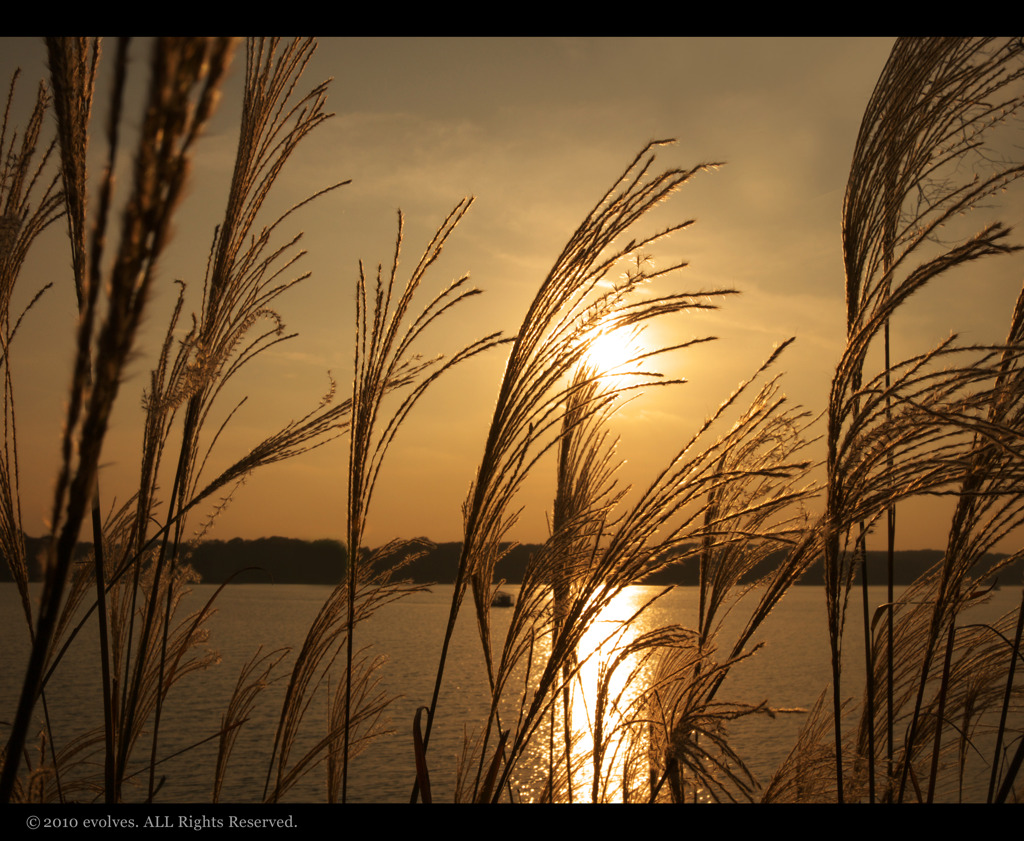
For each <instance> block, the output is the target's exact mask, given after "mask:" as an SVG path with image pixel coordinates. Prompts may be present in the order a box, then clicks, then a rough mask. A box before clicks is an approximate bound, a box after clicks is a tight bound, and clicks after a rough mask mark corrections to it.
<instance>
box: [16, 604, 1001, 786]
mask: <svg viewBox="0 0 1024 841" xmlns="http://www.w3.org/2000/svg"><path fill="white" fill-rule="evenodd" d="M505 589H507V590H508V591H510V592H511V593H512V594H513V595H518V588H517V587H514V586H512V587H506V588H505ZM659 589H660V588H654V587H634V588H629V590H628V591H627V593H626V594H624V595H623V597H622V599H623V600H624V603H623V604H624V608H625V609H628V606H629V605H630V604H636V603H639V602H640V601H641V600H643V599H645V598H649V597H650V596H652V595H653V594H654V593H656V592H658V591H659ZM214 590H215V588H214V587H213V586H211V585H198V586H195V587H194V591H193V593H192V595H191V597H190V604H192V605H194V606H198V605H200V604H201V603H202V602H204V601H205V600H207V599H208V598H209V597H210V596H211V595H212V594H213V592H214ZM329 592H330V588H328V587H323V586H311V585H288V584H284V585H282V584H240V585H233V586H230V587H228V588H226V589H225V590H224V591H223V592H222V593H221V595H220V596H219V597H218V599H217V605H218V612H217V614H216V616H215V617H214V618H213V620H212V621H211V622H210V624H209V627H210V630H211V636H210V640H209V645H210V646H211V647H212V648H214V649H216V650H217V651H218V652H219V653H220V656H221V662H220V663H219V664H218V665H216V666H213V667H211V668H209V669H207V670H206V671H204V672H201V673H197V674H193V675H190V676H188V677H187V678H186V679H185V680H184V682H182V683H180V684H179V685H178V686H177V688H176V690H175V691H174V692H173V693H172V696H171V701H170V702H169V706H168V707H167V709H166V710H165V718H164V722H165V723H164V725H163V728H162V733H163V734H165V735H164V736H163V738H162V743H161V747H162V748H163V749H166V750H167V751H168V752H173V751H175V750H178V749H181V748H184V747H185V746H187V745H188V744H190V743H191V742H193V741H196V740H198V739H200V738H202V737H203V736H206V735H210V734H212V733H214V732H215V731H216V730H217V728H218V727H219V724H220V716H221V714H222V711H223V710H224V708H225V706H226V704H227V701H228V698H229V697H230V694H231V691H232V689H233V687H234V683H235V681H236V680H237V677H238V672H239V669H240V668H241V666H242V665H243V664H244V663H245V662H246V661H247V660H248V659H249V658H250V657H251V656H252V655H253V653H254V652H255V651H256V648H257V646H258V645H260V644H262V645H263V646H264V647H265V649H267V650H269V649H273V648H277V647H280V646H292V647H297V646H299V645H300V644H301V642H302V639H303V637H304V635H305V632H306V630H307V628H308V626H309V622H310V620H311V619H312V618H313V617H314V616H315V615H316V613H317V611H318V610H319V608H320V607H321V605H322V604H323V602H324V600H325V598H326V597H327V595H328V594H329ZM451 596H452V587H451V586H450V585H447V586H446V585H441V586H434V587H431V588H430V590H429V591H428V592H420V593H414V594H412V595H410V596H409V597H407V598H405V599H404V600H402V601H400V602H398V603H395V604H392V605H388V606H386V607H385V608H384V609H382V610H381V612H379V613H378V614H377V615H376V616H374V617H373V618H372V619H371V620H370V622H369V623H367V624H366V625H365V626H364V627H362V628H361V629H360V630H359V631H357V637H356V642H357V644H358V645H367V644H370V645H372V646H373V648H372V650H373V651H374V652H375V653H380V654H385V655H387V657H388V662H387V664H386V665H385V667H384V668H383V670H382V671H381V673H380V674H381V678H382V683H381V688H383V689H384V690H385V691H386V692H387V693H388V694H390V695H394V696H397V697H396V699H395V701H394V702H393V703H392V704H391V706H390V707H389V708H388V712H387V713H386V720H387V723H388V725H389V726H390V727H391V728H393V730H394V731H395V732H394V733H393V734H391V735H386V736H383V737H381V738H380V739H378V740H377V741H376V742H375V743H374V744H373V745H372V747H371V748H370V749H369V750H368V751H367V752H366V753H365V754H363V755H362V756H360V757H358V758H357V759H356V761H355V763H354V764H353V766H352V767H351V768H350V772H349V800H351V801H355V802H377V803H380V802H396V803H402V802H408V800H409V795H410V792H411V788H412V784H413V781H414V779H415V763H414V757H413V751H412V722H413V718H414V715H415V711H416V709H417V707H420V706H423V705H427V704H429V701H430V694H431V690H432V688H433V681H434V675H435V670H436V664H437V660H438V656H439V653H440V649H441V643H442V640H443V636H444V627H445V623H446V620H447V614H448V609H449V605H450V602H451ZM883 597H884V593H883V592H881V591H878V592H877V593H873V594H872V599H873V601H874V603H876V604H877V603H880V602H881V601H882V600H883ZM1018 597H1019V595H1018V594H1017V593H1016V592H1015V591H1003V592H999V593H996V594H995V598H994V600H993V602H992V603H991V604H989V605H987V606H985V607H984V608H982V609H981V610H982V611H983V612H982V613H979V614H978V616H977V620H978V621H985V620H986V619H988V618H993V617H994V616H997V615H999V614H1001V613H1003V612H1005V611H1006V610H1009V609H1011V608H1013V607H1015V606H1016V602H1017V599H1018ZM466 608H470V603H469V602H468V601H467V603H466ZM696 611H697V591H696V589H695V588H687V587H680V588H676V589H675V590H673V591H672V592H670V593H669V594H668V595H666V596H664V597H663V598H661V599H660V600H659V601H658V602H657V603H656V605H655V607H654V608H653V609H652V613H651V615H650V621H651V622H652V623H654V622H657V623H667V622H674V623H680V624H683V625H687V626H692V625H694V624H695V620H696ZM463 613H464V615H463V617H462V620H461V621H460V624H459V626H458V627H457V629H456V634H455V638H454V640H453V645H452V649H451V653H450V657H449V664H448V668H447V670H446V673H445V680H444V684H443V690H442V694H441V699H440V702H439V705H438V713H437V715H438V718H437V722H436V723H435V727H434V731H433V734H432V736H431V744H430V751H429V755H428V762H429V764H430V772H431V785H432V789H433V794H434V799H435V800H437V801H445V800H451V798H452V796H453V792H454V784H455V767H456V765H457V761H458V757H459V755H460V753H461V750H462V745H463V742H464V738H465V734H466V732H467V729H471V728H473V727H474V726H475V725H476V724H478V723H479V722H480V721H481V720H482V719H483V718H484V717H485V715H486V710H487V705H488V699H487V695H486V691H485V690H486V685H487V681H486V673H485V670H484V665H483V659H482V656H481V652H480V640H479V635H478V632H477V629H476V626H475V623H474V621H473V620H472V611H471V609H466V610H464V612H463ZM511 614H512V611H511V610H494V611H492V622H493V635H494V637H495V639H502V638H503V637H504V633H505V631H506V629H507V626H508V622H509V620H510V618H511ZM0 621H2V623H3V630H4V637H3V638H4V640H5V641H6V644H5V645H4V646H3V647H2V649H0V677H2V683H0V720H4V721H10V719H11V718H12V717H13V710H14V707H15V705H16V702H17V692H18V688H19V685H20V680H21V676H22V669H23V668H24V662H25V659H26V656H27V650H28V641H27V633H26V630H25V623H24V619H23V616H22V613H21V609H20V605H19V602H18V599H17V594H16V590H15V587H14V585H13V584H2V585H0ZM850 622H851V627H852V628H854V629H855V630H857V632H858V633H859V621H857V620H855V619H854V618H852V617H851V620H850ZM727 628H728V626H727ZM759 638H760V639H764V640H765V641H766V645H765V647H764V648H763V649H762V650H761V651H760V652H758V653H757V654H756V655H755V656H754V657H752V658H750V659H749V660H747V661H745V662H744V663H742V664H740V665H738V666H737V667H736V668H735V669H734V671H733V673H732V674H731V675H730V677H729V679H728V681H727V683H726V685H725V686H724V687H723V689H722V690H721V692H720V693H719V697H720V698H721V699H723V700H730V701H733V700H734V701H742V702H747V703H757V702H760V701H767V702H768V703H769V704H770V705H771V706H773V707H776V708H804V709H807V708H809V707H811V706H812V705H813V704H814V702H815V700H816V699H817V698H818V696H819V695H820V693H821V692H822V690H823V689H825V688H826V687H827V685H828V678H829V665H828V664H829V655H828V644H827V635H826V633H825V608H824V601H823V595H822V592H821V590H820V588H818V587H810V586H804V587H796V588H793V590H792V591H791V592H790V593H789V594H788V595H787V596H786V598H785V599H784V600H783V602H782V604H781V605H780V606H779V607H778V608H776V611H775V612H774V613H773V614H772V615H771V616H770V617H769V620H768V622H767V623H766V624H765V626H764V628H763V633H762V634H761V635H760V637H759ZM726 639H731V637H728V636H727V637H726ZM857 648H858V646H856V645H851V646H849V649H851V650H856V649H857ZM858 654H859V652H856V651H855V653H854V654H852V655H851V657H852V660H851V662H850V663H849V664H848V667H847V668H848V669H851V670H856V669H857V666H858V664H857V663H856V658H857V656H858ZM98 672H99V668H98V658H97V655H96V643H95V637H93V638H83V639H82V640H81V641H80V642H78V643H76V646H75V648H74V649H73V652H72V654H71V655H70V656H69V657H68V659H67V662H66V664H65V665H63V666H62V667H61V670H60V671H59V672H58V673H57V675H55V679H54V681H53V682H52V685H51V687H50V690H49V692H48V700H49V702H50V714H51V718H52V722H53V726H54V731H55V734H56V739H57V740H58V742H60V741H61V740H62V739H67V738H70V737H71V736H72V735H74V734H75V733H77V732H80V731H81V728H83V727H87V726H91V725H97V726H98V725H99V724H100V722H101V706H100V703H99V697H100V692H99V683H98ZM848 673H853V674H858V673H859V672H857V671H851V672H848ZM281 674H284V670H281ZM283 691H284V683H283V681H282V682H279V683H278V684H275V685H272V686H271V687H270V688H269V689H268V690H266V691H265V692H264V693H263V695H262V696H261V698H260V700H259V701H258V702H257V705H256V707H255V710H254V712H253V715H252V718H251V720H250V721H249V722H248V723H247V724H246V725H245V726H244V727H242V728H241V731H240V733H239V736H238V740H237V743H236V747H235V750H234V754H233V759H232V764H231V765H230V767H229V770H228V775H227V779H226V782H225V786H224V789H223V794H222V800H223V801H225V802H236V803H246V802H258V801H259V800H260V799H261V796H262V792H263V785H264V782H265V779H266V772H267V763H268V760H269V754H270V748H271V745H272V734H273V728H274V725H275V723H276V719H277V715H278V714H279V711H280V703H281V698H282V696H283ZM325 717H326V709H325V705H324V703H323V702H321V703H320V704H319V705H317V704H314V705H313V706H311V707H310V710H309V713H308V719H309V721H311V722H312V723H313V724H314V725H316V726H322V722H323V721H324V719H325ZM804 720H805V716H804V715H801V714H798V713H794V714H787V715H780V716H777V717H776V718H775V719H769V718H767V717H765V716H757V717H756V719H755V718H751V719H749V720H746V721H743V722H738V723H737V724H736V725H735V726H734V727H733V728H732V731H731V732H732V733H733V734H734V735H733V740H732V744H733V746H734V747H735V748H736V749H737V751H738V752H739V753H740V755H741V756H742V757H743V758H744V759H745V760H746V761H747V762H748V764H749V765H750V767H751V769H752V770H753V771H754V772H755V774H757V776H758V777H759V778H760V779H761V780H765V779H766V778H767V777H768V776H769V775H770V773H771V772H772V771H773V770H774V769H775V768H776V767H777V766H778V765H779V763H780V762H781V761H782V760H783V759H784V758H785V757H786V755H787V754H788V753H789V751H790V749H791V748H792V746H793V744H794V742H795V739H796V737H797V734H798V732H799V730H800V727H801V725H802V723H803V721H804ZM30 744H32V742H31V741H30ZM140 753H141V752H140ZM215 758H216V742H215V741H212V742H210V743H208V744H206V745H203V746H201V747H199V748H196V749H194V750H192V751H189V752H188V753H187V754H185V755H183V756H181V757H178V758H176V759H173V760H171V761H168V762H166V763H164V764H163V765H161V766H160V770H161V774H162V775H164V776H165V778H166V782H165V784H164V786H163V788H162V789H161V791H160V793H159V796H158V799H159V800H161V801H165V802H208V801H209V800H210V797H211V786H212V772H213V767H214V762H215ZM323 778H324V775H323V773H322V772H318V771H314V772H313V773H312V774H310V775H309V776H307V777H306V778H305V779H303V780H302V781H301V782H300V783H299V784H298V785H297V786H296V787H295V788H294V789H293V790H292V791H291V792H290V794H289V797H288V798H287V799H288V800H291V801H294V802H322V801H324V800H325V791H324V782H323ZM520 796H521V797H522V798H524V799H529V798H530V797H531V790H530V789H529V787H528V786H524V788H522V789H521V790H520Z"/></svg>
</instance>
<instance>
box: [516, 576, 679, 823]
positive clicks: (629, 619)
mask: <svg viewBox="0 0 1024 841" xmlns="http://www.w3.org/2000/svg"><path fill="white" fill-rule="evenodd" d="M658 592H660V589H659V588H652V587H642V586H637V587H627V588H626V589H624V590H623V591H621V592H619V593H618V594H617V595H616V596H615V597H614V598H613V599H612V600H611V601H610V602H609V604H608V605H606V606H605V607H604V609H603V610H602V611H601V612H600V614H599V616H598V617H597V619H596V620H595V621H594V622H593V623H591V625H590V626H589V627H588V628H587V629H586V631H585V633H584V634H583V636H582V638H581V640H580V643H579V646H578V647H577V662H578V664H579V667H578V669H577V672H576V674H575V676H574V677H573V679H572V681H571V684H570V686H569V687H568V692H567V693H566V694H565V695H562V696H560V697H559V699H558V700H557V701H556V703H555V705H554V710H553V712H552V717H553V718H554V722H553V727H552V722H551V721H550V720H549V721H548V723H547V726H546V729H545V730H544V731H543V732H542V733H539V734H538V738H536V739H535V740H534V741H533V744H532V748H531V750H530V752H529V755H528V756H527V762H526V763H525V765H526V767H527V768H528V769H529V771H528V773H526V774H525V775H522V776H521V777H520V780H519V789H518V791H519V795H520V797H521V798H522V799H524V800H537V799H545V798H546V797H547V793H546V792H545V788H546V785H545V783H546V780H547V777H548V775H549V773H550V768H551V766H552V765H554V766H555V767H556V768H557V769H558V773H557V778H558V780H559V782H560V786H559V788H561V789H562V790H561V791H559V792H557V793H556V795H555V799H562V800H568V799H570V796H571V800H572V802H575V803H587V802H593V801H594V799H595V797H594V795H595V786H594V777H595V769H597V778H598V785H597V798H596V799H597V800H598V801H600V802H622V801H623V800H624V799H629V800H631V801H635V800H636V799H637V794H638V792H637V788H638V786H640V787H642V788H644V790H646V788H647V787H646V782H647V774H648V762H647V750H648V739H647V736H646V728H645V727H644V726H643V725H642V724H641V723H640V719H641V715H640V713H641V710H640V708H639V704H640V703H641V701H642V697H641V696H642V695H643V694H644V692H645V690H646V688H647V686H648V685H649V683H650V674H649V672H650V668H649V666H648V665H647V664H646V663H644V662H641V660H640V658H639V657H638V656H637V655H636V654H633V653H629V652H627V651H626V649H627V647H628V646H629V645H630V644H631V643H633V642H634V641H636V639H637V638H638V637H640V636H641V635H642V634H644V633H645V632H647V631H650V630H652V629H653V628H654V625H655V623H656V620H657V618H658V615H657V612H656V611H655V610H652V609H649V608H648V609H646V610H644V609H643V608H644V606H645V605H647V604H648V603H649V602H650V601H651V599H652V597H653V596H654V595H656V594H657V593H658ZM538 653H540V654H541V656H547V653H546V652H543V653H541V652H538ZM566 702H567V706H568V714H569V719H570V724H571V732H572V749H571V752H570V754H569V760H568V762H566V759H565V741H564V738H565V736H564V732H565V731H564V719H565V709H566ZM595 741H597V742H598V744H599V747H600V750H599V751H597V752H596V753H595ZM530 772H532V773H530ZM570 778H571V795H570V791H569V779H570ZM624 781H625V782H626V784H627V786H628V787H629V789H628V791H627V790H625V789H624ZM645 796H646V795H645Z"/></svg>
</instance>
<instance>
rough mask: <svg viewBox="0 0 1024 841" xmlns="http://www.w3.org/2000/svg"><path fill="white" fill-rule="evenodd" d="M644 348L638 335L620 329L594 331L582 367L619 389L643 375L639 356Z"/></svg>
mask: <svg viewBox="0 0 1024 841" xmlns="http://www.w3.org/2000/svg"><path fill="white" fill-rule="evenodd" d="M642 353H643V349H642V346H641V343H640V338H639V334H638V332H637V331H634V330H627V329H623V328H618V329H614V328H612V329H609V328H605V329H603V330H600V331H597V332H596V334H595V335H594V336H593V338H592V339H590V343H589V345H588V347H587V350H586V354H585V356H584V364H585V365H586V366H587V367H588V368H590V369H592V370H594V371H595V372H596V373H598V374H599V375H601V377H602V378H603V379H604V380H605V381H606V382H607V383H608V384H609V385H611V386H614V387H621V386H623V385H626V384H627V383H629V382H630V381H635V380H636V378H637V376H638V375H639V374H641V373H642V371H641V362H640V360H639V359H638V358H637V357H639V356H641V355H642Z"/></svg>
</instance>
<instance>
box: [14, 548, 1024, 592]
mask: <svg viewBox="0 0 1024 841" xmlns="http://www.w3.org/2000/svg"><path fill="white" fill-rule="evenodd" d="M45 546H46V539H45V538H41V537H26V538H25V547H26V557H27V558H29V562H30V570H31V574H32V580H34V581H39V580H41V573H40V571H41V569H42V566H41V562H40V559H41V558H42V553H43V552H44V550H45ZM460 546H461V544H459V543H436V544H429V543H428V544H425V546H423V547H420V551H421V552H422V554H421V555H420V557H416V558H413V559H412V560H410V561H409V562H408V563H407V564H406V565H405V566H403V567H402V569H401V572H400V577H401V578H406V579H409V580H412V581H415V582H417V583H422V584H430V583H437V584H450V583H452V582H453V581H454V580H455V573H456V570H457V568H458V562H459V548H460ZM538 548H539V547H538V546H536V545H534V544H519V545H516V546H512V547H510V548H509V550H508V554H507V555H506V556H505V557H504V558H503V559H502V560H501V562H500V563H499V565H498V567H497V578H498V579H501V580H504V581H505V582H506V583H509V584H518V583H520V582H521V581H522V580H523V573H524V571H525V569H526V565H527V563H528V562H529V560H530V557H531V556H532V555H533V553H534V552H536V551H537V549H538ZM91 549H92V545H91V544H88V543H80V544H79V545H78V550H77V557H78V558H80V559H84V558H86V557H87V556H88V555H89V552H90V551H91ZM409 551H410V552H412V551H414V550H409ZM187 557H188V562H189V563H190V564H191V565H192V567H193V568H194V569H195V570H196V572H197V573H199V576H200V577H201V580H202V582H203V583H204V584H223V583H224V582H226V581H228V580H229V579H232V576H234V578H233V580H234V581H236V582H244V583H250V584H252V583H267V584H274V583H276V584H337V583H338V582H339V581H340V580H341V578H342V576H343V575H344V573H345V570H346V566H347V564H348V550H347V549H346V547H345V545H344V544H343V543H342V542H341V541H340V540H332V539H322V540H299V539H297V538H290V537H261V538H257V539H255V540H243V539H242V538H238V537H236V538H234V539H232V540H206V541H203V542H202V543H199V544H198V545H196V546H195V547H194V548H193V549H192V550H191V552H190V553H189V554H188V556H187ZM884 558H885V553H883V552H868V583H869V584H872V585H875V584H877V585H884V584H885V575H886V572H885V561H884ZM392 560H393V559H392ZM777 560H778V559H777V558H775V557H774V556H769V557H768V558H766V559H765V560H764V561H763V562H762V563H761V564H760V566H759V567H757V568H755V569H754V571H753V572H752V574H751V575H750V576H749V580H754V579H756V578H758V577H760V576H761V575H764V574H765V573H767V572H768V570H769V569H770V568H771V566H772V564H773V563H774V562H777ZM941 560H942V552H941V551H939V550H937V549H921V550H908V551H902V552H897V553H896V564H895V583H896V584H897V585H901V586H902V585H906V584H909V583H910V582H912V581H913V580H914V579H915V578H917V577H918V576H920V575H921V574H922V573H924V572H925V571H927V570H928V569H929V568H930V567H932V566H934V565H935V564H937V563H939V561H941ZM1022 574H1024V563H1021V562H1018V563H1017V564H1015V565H1011V566H1010V567H1008V568H1007V569H1006V570H1005V571H1004V572H1003V574H1002V576H1001V578H1000V583H1011V582H1017V583H1019V582H1020V580H1021V577H1022ZM821 575H822V571H821V565H820V563H817V564H813V565H812V566H811V567H810V568H809V569H808V571H807V572H806V573H805V575H804V577H803V578H802V579H801V581H800V583H801V584H812V585H816V586H820V585H821V580H822V579H821ZM10 580H11V577H10V570H9V569H8V566H7V564H3V565H2V566H0V581H10ZM859 580H860V579H859V567H858V578H856V579H855V583H859ZM645 583H647V584H662V585H667V584H680V585H683V586H694V585H696V584H697V564H696V562H689V561H687V562H683V563H682V564H673V565H671V566H669V567H667V568H665V569H663V570H661V571H660V572H656V573H654V574H652V575H650V576H648V577H647V578H646V579H645Z"/></svg>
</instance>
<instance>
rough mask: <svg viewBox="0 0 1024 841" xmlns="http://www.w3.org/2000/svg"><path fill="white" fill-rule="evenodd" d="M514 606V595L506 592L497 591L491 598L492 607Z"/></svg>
mask: <svg viewBox="0 0 1024 841" xmlns="http://www.w3.org/2000/svg"><path fill="white" fill-rule="evenodd" d="M512 604H513V602H512V594H511V593H506V592H505V591H504V590H497V591H495V593H494V595H493V596H491V607H512Z"/></svg>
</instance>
